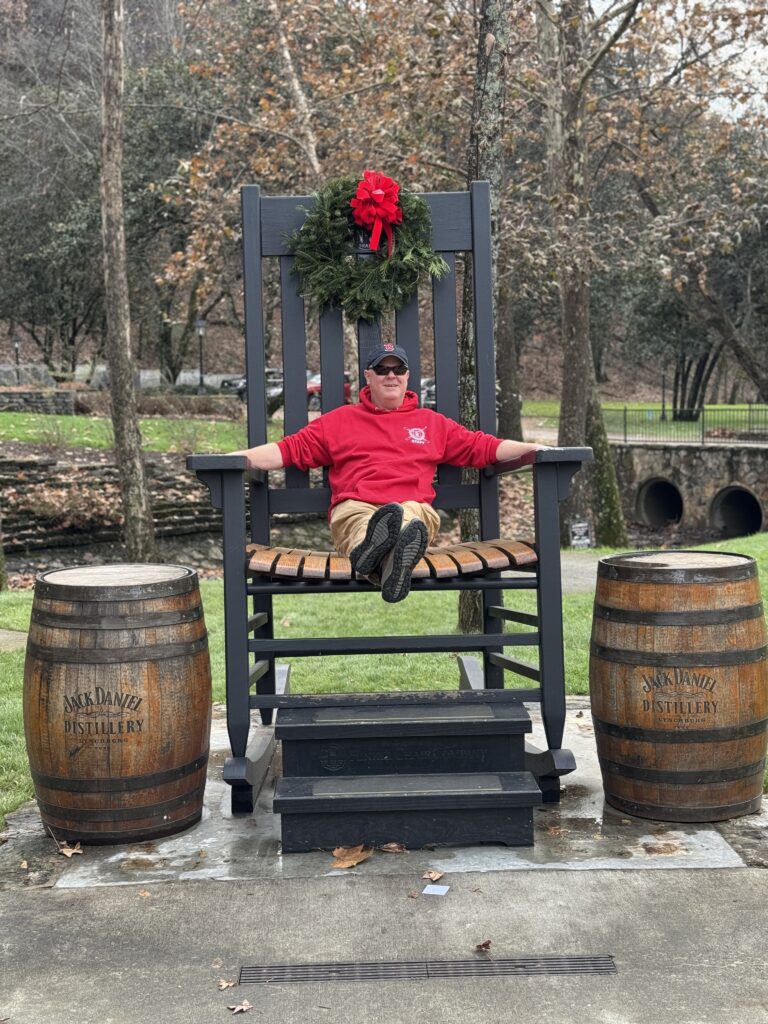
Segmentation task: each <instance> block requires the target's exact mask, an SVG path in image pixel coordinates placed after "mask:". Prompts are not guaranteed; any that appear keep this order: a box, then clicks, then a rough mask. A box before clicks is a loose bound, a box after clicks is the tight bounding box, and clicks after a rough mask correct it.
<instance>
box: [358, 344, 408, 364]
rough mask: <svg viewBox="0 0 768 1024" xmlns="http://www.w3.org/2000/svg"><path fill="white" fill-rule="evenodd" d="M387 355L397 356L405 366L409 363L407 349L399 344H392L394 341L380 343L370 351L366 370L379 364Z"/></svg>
mask: <svg viewBox="0 0 768 1024" xmlns="http://www.w3.org/2000/svg"><path fill="white" fill-rule="evenodd" d="M387 356H396V357H397V358H398V359H399V360H400V362H401V363H402V364H403V366H407V365H408V353H407V352H406V351H405V349H404V348H401V347H400V346H399V345H394V344H392V342H386V343H385V344H384V345H379V346H378V347H377V348H374V349H372V350H371V351H370V352H369V353H368V362H367V363H366V364H365V368H366V370H370V369H371V368H372V367H374V366H378V365H379V363H380V362H381V360H382V359H386V357H387Z"/></svg>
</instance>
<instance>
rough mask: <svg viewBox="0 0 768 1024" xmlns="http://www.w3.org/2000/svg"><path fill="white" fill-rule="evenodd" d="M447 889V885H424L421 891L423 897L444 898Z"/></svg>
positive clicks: (448, 887)
mask: <svg viewBox="0 0 768 1024" xmlns="http://www.w3.org/2000/svg"><path fill="white" fill-rule="evenodd" d="M449 889H450V886H449V885H425V886H424V888H423V889H422V890H421V891H422V894H423V895H424V896H445V894H446V893H447V892H448V890H449Z"/></svg>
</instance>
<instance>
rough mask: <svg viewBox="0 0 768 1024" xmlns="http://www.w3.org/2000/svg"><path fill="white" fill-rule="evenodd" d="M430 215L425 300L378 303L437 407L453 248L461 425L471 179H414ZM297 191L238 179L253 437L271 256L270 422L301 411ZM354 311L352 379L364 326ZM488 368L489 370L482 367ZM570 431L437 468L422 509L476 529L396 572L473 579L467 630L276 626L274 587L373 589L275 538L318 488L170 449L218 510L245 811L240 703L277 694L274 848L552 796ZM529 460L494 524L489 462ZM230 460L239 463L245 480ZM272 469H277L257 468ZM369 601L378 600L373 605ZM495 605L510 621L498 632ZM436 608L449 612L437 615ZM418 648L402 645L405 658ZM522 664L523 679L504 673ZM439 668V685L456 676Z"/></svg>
mask: <svg viewBox="0 0 768 1024" xmlns="http://www.w3.org/2000/svg"><path fill="white" fill-rule="evenodd" d="M424 198H425V199H426V201H427V203H428V204H429V206H430V209H431V214H432V244H433V247H434V249H435V250H436V251H438V252H439V253H441V254H442V256H443V257H444V258H445V260H446V261H447V263H448V265H449V267H450V274H449V275H448V276H446V277H444V278H443V279H441V280H439V281H434V282H433V283H432V302H431V310H430V311H429V315H428V316H427V317H426V318H425V321H426V322H425V323H421V322H420V306H419V302H418V296H417V295H416V294H414V295H413V297H412V299H411V300H410V302H409V303H408V304H407V305H406V306H405V307H404V308H403V309H402V310H401V311H400V312H398V313H397V314H396V316H395V324H394V335H395V338H396V341H397V344H398V345H401V346H403V348H405V349H406V351H407V352H408V358H409V363H410V381H411V387H412V388H414V389H417V388H418V382H419V380H420V376H421V367H422V365H423V355H424V353H425V352H427V351H428V350H429V348H431V347H433V348H432V350H433V354H434V366H435V378H436V380H435V394H436V407H437V409H438V411H440V412H442V413H443V414H445V415H446V416H450V417H452V418H454V419H457V420H458V418H459V352H458V345H457V288H456V254H457V253H461V252H466V253H471V254H472V261H471V266H472V280H473V292H474V344H475V366H476V386H477V409H478V422H477V428H478V429H480V430H483V431H486V432H488V433H496V376H495V362H494V338H493V303H492V296H493V287H492V280H491V233H490V191H489V186H488V184H487V182H473V183H472V185H471V187H470V190H469V191H468V192H456V193H433V194H427V195H425V196H424ZM312 202H313V200H312V198H311V197H308V196H292V197H283V196H279V197H266V196H262V195H261V193H260V190H259V188H258V187H257V186H247V187H245V188H244V189H243V190H242V211H243V247H244V271H245V311H246V374H247V381H248V394H247V402H248V406H247V408H248V443H249V446H253V445H258V444H263V443H264V442H266V440H267V418H268V417H267V397H266V377H265V367H266V363H267V359H266V349H265V322H264V321H265V297H266V285H264V283H263V282H264V280H265V277H264V271H265V262H266V261H267V260H269V259H272V258H274V259H277V260H278V261H279V268H280V274H279V280H280V309H281V331H282V363H283V372H284V384H283V398H284V415H285V433H286V434H289V433H293V432H294V431H296V430H298V429H299V428H301V427H302V426H303V425H305V424H306V422H307V417H308V411H307V372H306V371H307V328H306V318H305V310H304V301H303V299H302V298H301V296H300V295H299V293H298V284H297V279H296V277H295V275H293V274H292V273H291V267H292V257H291V256H290V255H288V253H287V251H286V238H287V236H288V235H289V234H290V233H291V232H292V231H294V230H295V229H296V228H298V227H299V226H300V225H301V223H302V220H303V218H304V216H305V212H306V209H307V208H309V207H310V206H311V205H312ZM356 326H357V342H358V346H357V347H358V361H359V362H358V365H359V379H360V380H361V381H362V378H363V374H362V370H363V368H364V366H365V356H366V354H367V352H368V351H369V350H370V349H371V348H372V347H373V346H374V344H376V343H377V341H378V340H379V339H380V337H381V335H380V333H379V331H380V329H381V328H380V325H377V324H367V323H365V322H360V323H359V324H358V325H356ZM319 350H320V357H319V361H320V370H321V374H322V378H321V380H322V408H323V411H328V410H330V409H333V408H335V407H336V406H339V405H341V404H342V403H343V402H344V401H345V395H344V369H345V367H344V336H343V325H342V317H341V314H340V312H339V311H338V310H336V309H327V310H325V311H324V312H323V313H322V314H321V317H320V322H319ZM501 386H502V387H503V386H504V382H503V381H502V382H501ZM591 457H592V452H591V450H590V449H589V448H553V449H549V450H544V451H540V452H537V453H536V454H535V457H530V456H529V457H526V458H524V459H520V460H515V461H512V462H507V463H503V464H497V465H493V466H490V467H488V468H487V469H485V470H484V471H482V472H481V473H480V474H478V477H479V478H478V479H477V480H476V481H475V482H470V483H467V482H464V481H463V478H462V471H461V470H460V469H458V468H456V467H454V466H441V467H440V468H439V471H438V476H437V481H436V493H437V497H436V501H435V506H436V507H437V508H439V509H449V510H456V509H463V508H469V507H473V508H477V509H478V510H479V517H480V533H481V539H480V540H479V541H477V542H474V543H465V544H458V545H454V546H451V547H447V548H441V549H429V550H428V551H427V553H426V555H425V557H424V559H423V560H422V561H421V562H420V563H419V565H418V566H417V567H416V571H415V572H414V580H413V586H412V590H413V591H414V592H422V591H428V592H433V591H441V590H455V591H457V590H466V589H472V590H477V591H479V592H480V594H481V597H482V619H483V629H482V632H480V633H476V634H471V635H456V634H455V633H449V632H446V633H445V634H442V635H439V636H432V635H429V636H424V635H415V636H380V635H379V636H369V637H363V638H360V637H356V638H350V637H332V638H312V637H301V638H297V639H284V638H276V637H275V623H274V619H273V610H272V599H273V596H274V595H275V594H295V595H302V594H322V593H327V594H332V593H339V592H352V593H356V592H365V591H370V590H371V589H372V587H371V584H370V583H368V582H367V581H366V580H364V579H358V578H356V577H355V575H354V573H353V572H352V571H351V567H350V564H349V561H348V560H347V559H346V558H342V557H340V556H339V555H338V554H336V553H334V552H329V551H318V550H309V549H307V550H297V549H294V548H287V547H275V546H273V545H272V543H271V537H270V533H271V519H272V516H273V515H275V514H281V513H283V514H284V513H316V514H318V513H320V514H321V513H323V512H325V511H326V510H327V508H328V504H329V499H330V492H329V490H328V488H327V486H325V481H324V480H323V479H319V478H318V477H319V474H316V473H315V474H312V475H311V479H310V474H307V473H303V472H301V471H299V470H298V469H296V468H289V469H287V470H286V471H285V472H284V478H283V473H282V472H281V473H280V474H276V475H275V476H278V477H279V480H278V481H274V480H268V479H267V474H264V473H247V471H246V464H245V458H244V457H242V456H235V455H194V456H191V457H190V458H189V459H188V466H189V467H190V469H192V470H194V471H195V472H196V473H197V474H198V476H199V477H200V479H201V480H202V481H203V482H204V483H205V484H206V485H207V486H208V488H209V489H210V492H211V496H212V500H213V502H214V505H215V506H216V507H218V508H220V509H222V514H223V547H224V598H225V625H226V677H227V678H226V690H227V723H228V729H229V738H230V742H231V746H232V757H231V758H229V759H228V760H227V761H226V764H225V766H224V778H225V780H226V781H227V782H228V783H229V784H230V785H231V786H232V808H233V811H234V812H241V813H249V812H250V811H252V809H253V806H254V786H255V785H258V784H259V765H257V764H256V763H255V762H256V761H257V760H258V756H257V754H255V753H252V751H251V750H250V749H249V733H251V712H252V711H253V709H259V710H260V712H261V716H262V721H264V722H265V723H267V724H269V723H270V722H271V721H272V714H273V711H274V710H275V709H277V719H276V736H277V737H278V738H279V739H281V740H282V741H283V777H282V778H281V779H280V780H279V781H278V785H277V790H276V794H275V801H274V808H275V810H276V811H279V812H280V813H281V814H282V834H283V848H284V849H285V850H301V849H312V848H316V847H322V846H326V845H330V846H333V845H350V844H353V843H356V842H381V841H384V842H386V841H390V840H399V841H401V842H406V843H407V844H408V845H411V846H413V847H416V846H419V845H425V844H429V843H441V842H443V843H444V842H476V841H482V840H489V841H500V842H506V843H513V844H528V845H530V844H531V843H532V842H533V831H532V811H531V808H532V807H533V806H534V805H535V804H537V803H540V802H541V801H542V799H543V800H548V801H551V800H557V799H559V793H560V777H561V776H562V775H564V774H566V773H567V772H569V771H572V770H573V768H574V767H575V766H574V762H573V757H572V755H571V753H570V751H568V750H564V749H562V739H563V729H564V723H565V679H564V667H563V642H562V612H561V583H560V540H559V538H560V528H559V504H560V502H561V501H562V500H563V499H564V498H565V497H566V496H567V494H568V489H569V485H570V481H571V479H572V477H573V475H574V474H575V473H576V472H577V471H578V469H579V468H580V466H581V463H582V462H584V461H585V460H588V459H591ZM522 469H525V470H526V471H528V472H532V474H533V495H534V519H535V539H534V540H533V541H529V542H522V541H517V540H509V539H505V538H499V481H498V477H499V475H500V474H502V473H507V472H514V471H517V470H522ZM246 477H247V479H246ZM278 482H279V486H277V485H276V484H277V483H278ZM518 590H535V591H536V594H537V612H536V614H531V613H526V612H523V611H516V610H515V608H514V607H507V606H506V605H505V603H504V592H505V591H506V592H512V593H511V594H509V593H508V594H507V600H508V602H510V603H511V601H510V598H513V597H514V592H515V591H518ZM386 608H387V606H386V605H384V604H382V610H383V611H385V610H386ZM505 623H516V624H519V625H522V626H524V627H526V628H525V629H524V630H520V631H518V632H504V628H505ZM446 625H448V624H446ZM516 647H535V648H537V650H538V664H536V663H535V660H533V661H531V660H517V659H515V658H513V657H511V656H510V655H508V654H506V653H505V649H506V648H516ZM432 651H443V652H456V653H458V652H468V651H469V652H473V654H472V655H466V654H465V653H462V655H461V656H460V657H459V659H458V663H459V679H458V680H457V683H454V685H453V688H451V686H450V683H449V682H448V681H446V689H445V690H443V691H439V692H431V691H430V692H424V691H415V692H408V693H364V694H343V693H342V694H331V695H304V696H301V695H291V694H290V688H289V686H288V685H287V667H286V666H280V665H279V664H278V659H279V658H298V657H302V656H312V655H333V656H343V655H348V654H372V655H378V656H381V655H384V654H389V653H397V652H410V653H418V652H432ZM414 663H415V664H418V659H415V661H414ZM508 676H511V677H518V676H522V677H524V678H525V679H527V680H530V681H532V682H533V685H532V686H528V687H526V688H519V687H518V688H513V687H512V686H510V687H507V688H505V680H506V679H507V678H508ZM457 684H458V685H457ZM524 702H539V703H540V705H541V713H542V718H543V724H544V731H545V735H546V740H547V749H545V750H534V749H532V748H530V747H527V746H525V745H524V734H525V733H527V732H529V731H530V729H531V724H530V719H529V716H528V713H527V711H526V709H525V707H524Z"/></svg>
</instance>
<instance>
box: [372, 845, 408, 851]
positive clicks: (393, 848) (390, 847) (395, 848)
mask: <svg viewBox="0 0 768 1024" xmlns="http://www.w3.org/2000/svg"><path fill="white" fill-rule="evenodd" d="M378 849H379V850H381V852H382V853H408V850H407V848H406V847H405V846H403V844H402V843H384V845H383V846H379V847H378Z"/></svg>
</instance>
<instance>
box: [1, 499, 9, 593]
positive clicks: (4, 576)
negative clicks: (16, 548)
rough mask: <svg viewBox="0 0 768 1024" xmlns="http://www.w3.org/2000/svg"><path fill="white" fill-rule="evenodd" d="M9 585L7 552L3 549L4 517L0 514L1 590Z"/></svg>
mask: <svg viewBox="0 0 768 1024" xmlns="http://www.w3.org/2000/svg"><path fill="white" fill-rule="evenodd" d="M7 586H8V574H7V572H6V570H5V552H4V551H3V519H2V516H0V590H5V588H6V587H7Z"/></svg>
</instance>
